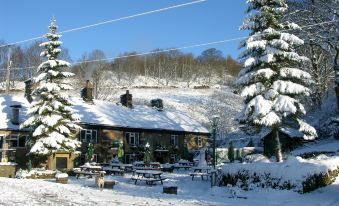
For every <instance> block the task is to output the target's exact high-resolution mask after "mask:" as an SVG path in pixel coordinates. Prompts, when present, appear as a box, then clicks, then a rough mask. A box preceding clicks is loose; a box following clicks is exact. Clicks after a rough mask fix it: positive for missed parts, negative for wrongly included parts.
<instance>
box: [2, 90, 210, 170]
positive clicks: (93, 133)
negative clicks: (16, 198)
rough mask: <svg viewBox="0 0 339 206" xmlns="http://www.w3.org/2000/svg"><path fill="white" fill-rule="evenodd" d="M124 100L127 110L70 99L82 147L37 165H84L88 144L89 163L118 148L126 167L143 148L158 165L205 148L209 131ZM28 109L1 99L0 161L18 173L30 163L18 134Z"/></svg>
mask: <svg viewBox="0 0 339 206" xmlns="http://www.w3.org/2000/svg"><path fill="white" fill-rule="evenodd" d="M87 91H90V90H87ZM28 96H29V95H28ZM84 96H88V95H86V94H84ZM125 96H127V98H125V97H122V98H121V99H123V100H124V101H125V102H127V103H128V104H127V105H124V104H123V102H121V103H119V104H115V103H111V102H104V101H98V100H93V99H91V101H90V102H88V101H84V99H80V98H72V102H73V104H74V106H73V109H74V111H75V112H76V113H77V114H78V115H79V116H80V120H79V122H78V124H79V125H80V126H81V127H82V129H80V130H79V131H78V134H77V137H78V138H79V140H80V141H81V142H82V146H81V148H79V152H77V153H74V154H69V153H65V152H63V151H59V152H57V153H55V154H53V155H51V156H49V157H46V158H45V159H44V161H42V162H45V166H46V167H47V168H48V169H71V168H73V167H74V166H78V165H81V164H83V163H84V162H85V161H87V160H88V159H87V157H86V153H87V150H88V146H89V143H91V144H93V146H94V158H93V160H94V161H97V162H102V163H107V162H109V160H110V159H111V158H112V157H114V156H116V155H117V152H118V147H119V145H120V144H122V145H123V153H124V156H123V158H122V161H123V162H125V163H132V162H134V161H138V160H142V159H143V155H144V150H145V145H146V144H147V143H148V144H149V145H150V150H151V161H157V162H161V163H167V162H176V161H177V160H179V159H180V158H184V159H188V158H190V156H189V152H191V151H194V150H199V149H201V148H203V147H206V146H207V145H208V141H209V137H210V133H209V131H208V130H207V129H206V128H204V127H203V126H201V125H200V124H199V123H197V122H196V121H195V120H193V119H192V118H190V117H189V116H187V115H186V114H183V113H181V112H178V111H174V110H166V109H163V108H161V109H159V108H153V107H148V106H133V104H132V95H131V94H130V93H129V92H126V95H125ZM26 98H27V94H26ZM126 99H127V101H126ZM11 105H20V108H19V109H18V107H15V109H17V110H16V111H14V109H13V107H11ZM28 106H29V103H28V101H27V99H25V98H23V97H18V96H16V97H15V96H0V118H1V120H0V151H1V153H2V154H1V156H2V157H4V161H15V162H17V163H18V165H19V167H21V168H25V167H26V166H27V163H28V159H29V156H28V155H27V154H28V152H29V148H28V147H27V144H26V142H27V140H28V139H29V136H30V131H29V130H27V129H20V123H22V122H24V121H25V119H27V116H26V114H27V109H28ZM5 149H6V152H5ZM5 159H6V160H5ZM40 162H41V160H40ZM33 166H34V165H33Z"/></svg>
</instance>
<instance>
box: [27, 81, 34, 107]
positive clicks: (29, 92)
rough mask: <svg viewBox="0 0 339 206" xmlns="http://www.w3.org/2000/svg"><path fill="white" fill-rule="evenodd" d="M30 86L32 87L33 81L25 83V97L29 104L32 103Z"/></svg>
mask: <svg viewBox="0 0 339 206" xmlns="http://www.w3.org/2000/svg"><path fill="white" fill-rule="evenodd" d="M32 86H33V81H32V79H28V80H26V81H25V97H26V99H27V101H28V102H29V103H31V102H32V101H33V98H32Z"/></svg>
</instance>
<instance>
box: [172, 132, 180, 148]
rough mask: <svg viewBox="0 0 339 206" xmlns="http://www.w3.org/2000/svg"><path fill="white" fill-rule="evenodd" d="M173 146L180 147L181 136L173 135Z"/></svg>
mask: <svg viewBox="0 0 339 206" xmlns="http://www.w3.org/2000/svg"><path fill="white" fill-rule="evenodd" d="M171 145H172V146H179V136H178V135H175V134H172V135H171Z"/></svg>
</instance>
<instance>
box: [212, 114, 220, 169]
mask: <svg viewBox="0 0 339 206" xmlns="http://www.w3.org/2000/svg"><path fill="white" fill-rule="evenodd" d="M219 119H220V117H219V116H217V115H213V116H212V129H213V133H212V135H213V168H214V169H215V166H216V164H217V155H216V153H215V149H216V148H215V139H216V136H217V126H218V123H219Z"/></svg>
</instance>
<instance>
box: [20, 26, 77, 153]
mask: <svg viewBox="0 0 339 206" xmlns="http://www.w3.org/2000/svg"><path fill="white" fill-rule="evenodd" d="M45 37H46V38H47V39H48V41H47V42H44V43H42V44H40V46H41V47H44V48H45V49H44V51H43V52H41V56H42V57H47V61H45V62H43V63H42V64H40V65H39V67H38V68H37V72H38V76H37V77H36V78H34V84H35V85H36V86H37V87H36V89H35V90H34V91H33V93H32V96H33V102H32V103H31V105H30V108H29V111H28V113H29V116H30V117H29V118H28V119H27V120H26V121H25V122H24V123H23V125H22V127H29V128H32V130H33V134H32V137H31V140H30V142H29V144H30V146H31V150H30V153H31V154H37V155H49V154H52V153H55V152H57V151H66V152H73V151H75V150H76V148H78V147H79V146H80V145H81V143H80V142H79V141H78V140H77V139H76V138H75V132H76V129H79V128H80V127H79V126H78V125H76V124H75V123H74V122H75V121H76V120H77V116H76V115H75V114H74V112H73V111H72V108H71V107H70V106H72V104H71V102H70V101H69V99H68V95H66V94H65V91H66V90H70V89H72V87H71V86H70V85H69V84H67V81H65V80H66V78H67V77H70V76H73V75H74V74H73V73H71V72H67V69H69V67H70V64H69V63H68V62H66V61H62V60H58V59H57V58H58V55H59V54H60V52H61V49H60V48H59V47H60V45H61V44H62V42H60V41H59V38H60V37H61V35H59V34H57V25H56V21H55V20H54V19H53V20H52V22H51V25H50V26H49V33H47V34H46V35H45Z"/></svg>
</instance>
